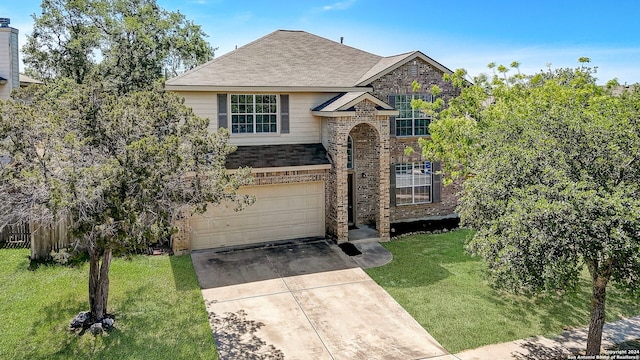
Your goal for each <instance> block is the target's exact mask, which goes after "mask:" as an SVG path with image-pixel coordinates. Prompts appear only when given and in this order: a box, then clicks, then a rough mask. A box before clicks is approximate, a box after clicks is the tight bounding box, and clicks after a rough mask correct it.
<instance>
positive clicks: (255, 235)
mask: <svg viewBox="0 0 640 360" xmlns="http://www.w3.org/2000/svg"><path fill="white" fill-rule="evenodd" d="M239 193H241V194H250V195H255V196H256V202H255V204H253V205H252V206H249V207H247V208H245V209H244V210H242V211H240V212H236V211H234V207H233V206H224V205H223V206H218V207H213V206H212V207H210V208H209V209H207V212H206V213H205V214H202V215H194V216H193V217H192V218H191V233H190V235H191V242H192V244H191V246H192V249H194V250H195V249H207V248H215V247H221V246H234V245H246V244H252V243H260V242H267V241H276V240H285V239H293V238H300V237H312V236H324V231H325V229H324V183H322V182H311V183H297V184H284V185H263V186H252V187H245V188H242V189H241V190H240V191H239Z"/></svg>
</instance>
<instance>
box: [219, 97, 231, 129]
mask: <svg viewBox="0 0 640 360" xmlns="http://www.w3.org/2000/svg"><path fill="white" fill-rule="evenodd" d="M227 119H228V115H227V94H218V127H219V128H228V127H229V124H228V120H227Z"/></svg>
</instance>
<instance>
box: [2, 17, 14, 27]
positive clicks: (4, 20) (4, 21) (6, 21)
mask: <svg viewBox="0 0 640 360" xmlns="http://www.w3.org/2000/svg"><path fill="white" fill-rule="evenodd" d="M9 24H11V19H9V18H0V27H3V28H6V27H9Z"/></svg>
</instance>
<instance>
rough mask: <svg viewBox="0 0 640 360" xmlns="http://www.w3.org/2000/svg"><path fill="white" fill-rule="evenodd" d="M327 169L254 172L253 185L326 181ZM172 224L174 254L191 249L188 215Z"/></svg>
mask: <svg viewBox="0 0 640 360" xmlns="http://www.w3.org/2000/svg"><path fill="white" fill-rule="evenodd" d="M327 175H328V170H298V171H274V172H265V173H254V174H252V176H253V184H252V185H251V186H254V185H276V184H291V183H301V182H313V181H326V179H327V178H328V176H327ZM174 225H175V226H176V227H177V228H178V229H179V230H178V232H177V233H175V234H173V236H172V237H171V243H172V249H173V252H174V254H176V255H181V254H184V253H188V252H189V251H191V239H190V237H189V231H188V229H189V227H190V224H189V216H188V215H187V216H182V217H180V218H178V219H177V220H175V221H174Z"/></svg>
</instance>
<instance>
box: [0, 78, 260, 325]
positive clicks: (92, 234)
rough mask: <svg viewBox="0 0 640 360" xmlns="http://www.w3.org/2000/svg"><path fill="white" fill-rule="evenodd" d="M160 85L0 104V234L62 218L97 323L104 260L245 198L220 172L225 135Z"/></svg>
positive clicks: (55, 85) (52, 92)
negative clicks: (21, 224)
mask: <svg viewBox="0 0 640 360" xmlns="http://www.w3.org/2000/svg"><path fill="white" fill-rule="evenodd" d="M207 126H208V120H205V119H201V118H199V117H197V116H195V115H194V114H193V112H192V111H191V110H190V109H188V108H186V107H185V106H184V104H183V103H182V100H181V99H180V98H178V96H177V95H175V94H173V93H168V92H165V91H163V90H162V89H161V86H160V85H156V86H155V87H154V88H153V89H151V90H147V91H137V92H129V93H127V94H125V95H118V94H114V93H111V92H107V91H105V90H104V87H103V84H101V83H85V84H75V83H74V82H73V81H72V80H65V79H62V80H58V81H52V82H49V83H48V84H47V85H44V86H31V87H28V88H26V89H20V90H18V91H17V92H15V93H14V94H13V99H10V100H7V101H4V102H2V101H0V139H2V141H0V154H4V155H9V156H10V157H11V159H12V160H13V161H12V162H11V163H9V164H7V163H6V162H4V163H2V165H0V228H1V227H3V226H4V225H6V224H7V223H10V222H13V221H21V220H32V221H34V220H35V222H37V223H42V224H55V223H56V222H58V221H64V220H66V219H70V220H71V221H70V223H69V231H71V233H72V234H73V235H74V236H75V237H76V238H77V239H78V240H79V241H80V243H81V244H82V245H84V246H85V247H86V248H87V250H88V253H89V273H90V274H89V303H90V309H91V320H92V321H93V322H97V321H100V320H102V319H103V318H104V317H105V316H106V315H107V300H108V293H109V267H110V264H111V259H112V257H113V256H114V255H118V254H121V253H124V252H126V251H131V250H132V249H141V248H145V247H146V246H148V244H149V243H153V242H156V241H158V240H159V239H162V238H166V237H168V236H170V235H172V234H173V233H175V231H176V230H177V228H176V227H175V226H174V223H175V221H176V220H177V219H179V218H180V217H181V216H185V215H186V216H188V215H190V214H191V213H193V212H198V213H202V212H204V211H205V210H206V208H207V206H213V205H215V204H218V203H220V202H222V201H235V202H236V203H237V206H238V207H239V208H242V207H243V206H245V205H246V204H250V203H251V201H252V199H251V198H250V197H247V196H240V195H237V194H236V190H237V189H238V188H239V186H241V185H244V184H247V183H249V181H250V177H249V169H240V170H239V171H238V172H236V173H234V174H228V173H227V172H226V169H225V159H226V156H227V154H229V153H230V152H231V151H233V148H232V147H230V146H228V145H227V138H228V132H227V131H226V130H224V129H221V130H219V131H218V132H216V133H211V134H210V133H208V132H207Z"/></svg>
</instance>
